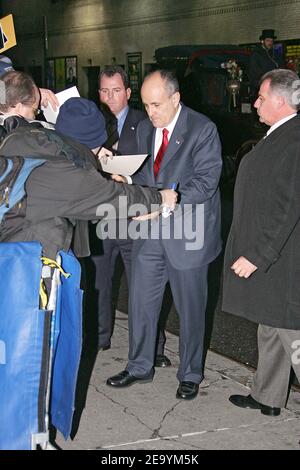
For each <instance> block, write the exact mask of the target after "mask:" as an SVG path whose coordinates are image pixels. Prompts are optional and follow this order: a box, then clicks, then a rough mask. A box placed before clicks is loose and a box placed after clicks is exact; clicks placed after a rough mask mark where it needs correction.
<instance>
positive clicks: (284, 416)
mask: <svg viewBox="0 0 300 470" xmlns="http://www.w3.org/2000/svg"><path fill="white" fill-rule="evenodd" d="M167 338H168V339H167V344H166V346H167V347H166V354H167V355H168V357H169V358H170V359H171V361H172V367H168V368H164V369H156V373H155V376H154V380H153V382H152V383H148V384H135V385H133V386H131V387H128V388H125V389H122V390H120V389H119V390H115V389H114V388H111V387H108V386H107V385H106V379H107V378H108V377H109V376H111V375H114V374H116V373H118V372H119V371H121V370H122V369H124V368H125V366H126V362H127V353H128V326H127V316H126V315H124V314H122V313H120V312H117V318H116V325H115V331H114V336H113V341H112V348H111V349H110V350H108V351H101V352H99V353H98V356H97V358H96V361H95V364H94V367H93V369H92V368H91V363H90V362H89V361H90V358H88V357H84V358H83V359H82V364H81V376H82V377H85V379H87V387H86V388H85V386H84V383H83V382H82V383H79V386H78V391H79V394H78V396H79V398H80V396H81V402H82V403H81V405H82V404H83V401H84V399H85V395H86V393H85V392H86V391H87V395H86V403H85V408H84V409H83V411H82V414H81V415H80V411H79V413H77V416H76V415H75V420H74V421H75V426H74V427H75V428H78V429H77V433H76V435H75V437H74V439H73V440H69V441H67V442H65V441H64V439H63V438H62V437H61V436H60V435H59V433H58V435H57V438H56V443H57V444H58V445H59V446H60V447H61V449H65V450H71V449H73V450H79V449H80V450H87V449H106V450H119V451H125V450H137V449H143V450H150V449H152V450H171V451H172V450H182V451H188V450H192V451H196V450H204V449H210V450H215V449H235V450H237V449H245V450H246V449H248V450H252V449H260V450H262V449H264V450H279V449H280V450H292V449H293V450H300V445H299V441H300V393H299V392H298V391H294V390H292V391H291V394H290V397H289V401H288V405H287V406H288V408H287V409H284V410H282V412H281V414H280V416H278V417H268V416H264V415H263V414H261V413H260V411H259V410H246V409H241V408H237V407H236V406H233V405H232V404H231V403H230V402H229V401H228V397H229V396H230V395H231V394H233V393H238V394H245V395H247V394H248V393H249V388H248V385H249V384H250V383H251V378H252V374H253V372H252V371H250V370H249V369H248V368H246V367H245V366H243V365H240V364H238V363H236V362H234V361H232V360H229V359H227V358H224V357H222V356H220V355H218V354H216V353H214V352H211V351H209V352H208V356H207V360H206V368H205V380H204V381H203V382H202V384H201V386H200V389H199V394H198V396H197V398H196V399H194V400H191V401H184V400H177V399H176V398H175V394H176V389H177V387H178V382H177V379H176V371H177V367H178V361H179V358H178V338H177V337H176V336H174V335H172V334H170V333H169V334H168V335H167ZM91 370H92V375H91V377H89V375H90V374H89V371H91ZM80 380H81V379H80ZM79 382H80V381H79ZM79 402H80V399H79ZM76 420H77V423H76Z"/></svg>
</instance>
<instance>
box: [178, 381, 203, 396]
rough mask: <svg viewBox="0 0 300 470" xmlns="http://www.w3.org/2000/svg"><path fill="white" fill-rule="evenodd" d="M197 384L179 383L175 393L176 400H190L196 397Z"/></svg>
mask: <svg viewBox="0 0 300 470" xmlns="http://www.w3.org/2000/svg"><path fill="white" fill-rule="evenodd" d="M198 390H199V384H196V383H195V382H180V384H179V387H178V389H177V392H176V398H181V399H183V400H192V399H193V398H196V396H197V395H198Z"/></svg>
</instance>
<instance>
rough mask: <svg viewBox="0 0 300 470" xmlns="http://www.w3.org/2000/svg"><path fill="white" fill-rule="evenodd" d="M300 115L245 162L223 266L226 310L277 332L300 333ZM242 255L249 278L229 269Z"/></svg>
mask: <svg viewBox="0 0 300 470" xmlns="http://www.w3.org/2000/svg"><path fill="white" fill-rule="evenodd" d="M299 129H300V116H296V117H294V118H293V119H291V120H289V121H288V122H286V123H284V124H282V125H281V126H280V127H278V128H277V129H275V130H274V131H273V132H272V133H271V134H270V135H269V136H267V137H266V138H265V139H262V140H261V141H260V142H259V143H258V144H257V145H256V146H255V147H254V149H253V150H252V151H251V152H249V153H248V154H247V155H246V156H245V157H244V158H243V160H242V162H241V165H240V168H239V172H238V177H237V180H236V185H235V194H234V214H233V222H232V226H231V230H230V234H229V237H228V241H227V246H226V253H225V262H224V288H223V290H224V292H223V310H225V311H226V312H230V313H233V314H236V315H239V316H242V317H245V318H247V319H248V320H252V321H254V322H256V323H262V324H265V325H268V326H273V327H276V328H289V329H300V288H299V286H300V250H299V246H300V184H299V181H300V139H299ZM240 256H244V257H245V258H246V259H248V260H249V261H250V262H251V263H253V264H254V265H255V266H257V267H258V269H257V271H255V272H254V273H253V274H252V275H251V276H250V277H249V278H248V279H244V278H239V277H238V276H236V275H235V274H234V273H233V271H232V270H231V269H230V266H231V265H232V264H233V262H234V261H236V260H237V259H238V258H239V257H240Z"/></svg>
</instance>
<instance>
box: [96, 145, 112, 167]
mask: <svg viewBox="0 0 300 470" xmlns="http://www.w3.org/2000/svg"><path fill="white" fill-rule="evenodd" d="M97 157H98V160H99V161H100V163H102V162H103V163H106V162H107V159H108V157H109V158H113V153H112V151H111V150H108V149H106V148H105V147H101V148H100V150H99V152H98V153H97Z"/></svg>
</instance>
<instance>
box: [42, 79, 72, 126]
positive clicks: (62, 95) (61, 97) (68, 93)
mask: <svg viewBox="0 0 300 470" xmlns="http://www.w3.org/2000/svg"><path fill="white" fill-rule="evenodd" d="M55 96H56V98H57V99H58V102H59V106H61V105H62V104H63V103H64V102H65V101H67V100H68V99H69V98H73V97H80V95H79V91H78V89H77V87H76V86H72V87H70V88H67V89H66V90H63V91H60V92H59V93H56V95H55ZM42 111H43V113H44V116H45V118H46V120H47V121H48V122H52V123H53V124H55V123H56V119H57V116H58V113H59V108H57V109H56V111H54V110H53V108H52V106H51V104H50V103H49V104H48V106H47V107H46V108H45V107H44V106H42Z"/></svg>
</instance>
